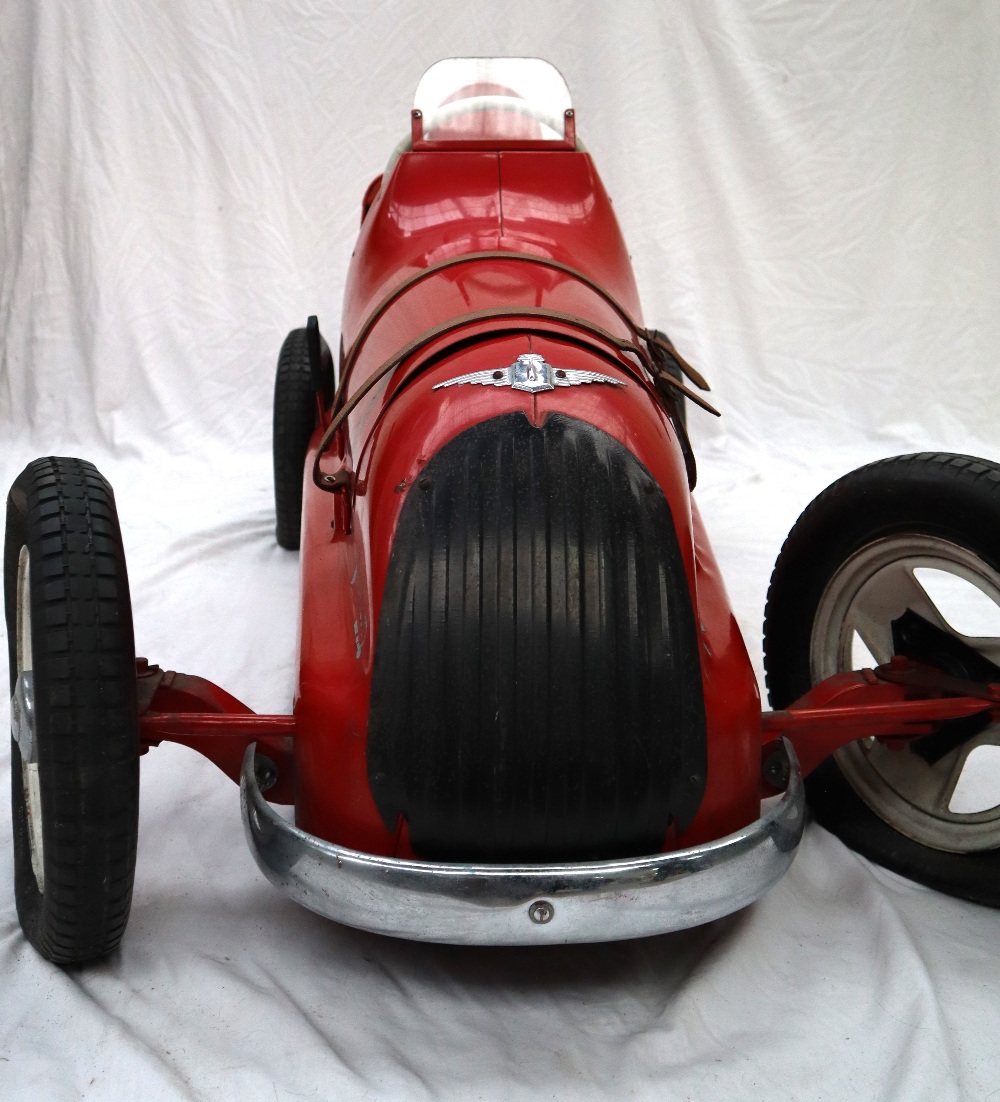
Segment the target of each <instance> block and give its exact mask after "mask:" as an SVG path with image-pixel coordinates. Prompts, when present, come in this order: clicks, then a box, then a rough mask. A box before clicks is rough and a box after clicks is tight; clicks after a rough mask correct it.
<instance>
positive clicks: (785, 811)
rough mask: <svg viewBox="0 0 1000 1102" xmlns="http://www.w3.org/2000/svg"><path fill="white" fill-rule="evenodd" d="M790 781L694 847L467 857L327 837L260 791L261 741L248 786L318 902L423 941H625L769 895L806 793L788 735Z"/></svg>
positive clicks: (306, 901)
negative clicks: (758, 811)
mask: <svg viewBox="0 0 1000 1102" xmlns="http://www.w3.org/2000/svg"><path fill="white" fill-rule="evenodd" d="M785 747H786V750H787V753H788V757H789V764H790V770H789V781H788V786H787V788H786V790H785V792H784V794H783V795H782V796H781V798H780V799H779V800H778V801H777V802H776V803H774V804H773V806H771V807H770V808H769V809H768V811H767V812H766V814H764V815H763V816H762V817H761V818H760V819H758V820H757V821H756V822H754V823H751V824H750V825H749V826H747V827H744V828H743V829H742V830H739V831H737V832H736V833H735V834H729V835H727V836H726V837H725V838H719V839H718V840H717V841H715V842H709V843H707V844H706V845H703V846H694V847H692V848H691V849H683V850H676V851H675V852H673V853H658V854H654V855H653V856H651V857H637V858H630V859H628V860H622V861H597V862H592V863H586V864H573V865H464V864H445V863H441V862H433V861H408V860H402V859H399V858H394V857H373V856H371V855H370V854H367V853H359V852H358V851H357V850H352V849H345V848H344V847H343V846H336V845H333V844H332V843H331V842H324V841H322V840H321V839H319V838H315V837H313V836H312V835H311V834H306V833H305V831H302V830H299V829H298V828H297V827H295V826H292V825H291V824H290V823H288V822H286V821H285V820H284V819H282V818H281V817H280V816H279V815H277V814H276V813H275V811H274V809H273V808H272V807H271V805H270V804H268V802H267V801H266V800H265V799H264V797H263V796H262V795H261V792H260V789H259V788H258V785H257V779H256V776H255V772H254V746H250V747H248V749H247V752H246V756H245V757H244V759H243V772H242V778H241V781H240V798H241V803H242V806H243V826H244V829H245V831H246V836H247V842H248V843H249V845H250V849H251V850H252V851H253V855H254V858H255V860H256V861H257V864H258V865H259V866H260V867H261V869H262V870H263V872H264V875H265V876H266V877H267V878H268V880H270V881H271V883H272V884H275V885H277V887H279V888H281V890H282V891H283V892H285V893H286V894H287V895H289V896H290V897H291V898H292V899H294V900H295V902H296V903H301V904H302V905H303V906H305V907H308V908H309V909H310V910H312V911H316V912H317V914H321V915H323V916H325V917H326V918H332V919H334V920H335V921H337V922H342V923H344V924H345V925H347V926H356V927H358V928H360V929H362V930H372V931H374V932H376V933H380V934H390V935H392V936H393V937H404V938H411V939H413V940H415V941H437V942H446V943H452V944H460V945H544V944H565V943H567V942H594V941H618V940H624V939H626V938H634V937H646V936H648V935H651V934H663V933H667V932H669V931H671V930H682V929H685V928H687V927H689V926H697V925H700V924H701V923H703V922H711V921H712V920H713V919H716V918H721V917H722V916H723V915H727V914H731V913H732V912H733V911H738V910H739V909H740V908H741V907H745V906H747V904H749V903H752V902H753V901H754V900H756V899H759V898H760V896H762V895H763V894H764V893H765V892H766V891H767V890H768V888H770V887H771V886H772V885H773V884H774V883H776V882H777V881H778V880H779V879H780V878H781V877H782V875H783V874H784V873H785V871H786V870H787V869H788V866H789V865H790V864H791V863H792V858H793V857H794V856H795V851H796V848H797V847H798V844H799V840H800V839H801V837H802V827H803V824H804V821H805V794H804V789H803V786H802V776H801V774H800V772H799V766H798V762H797V760H796V758H795V752H794V751H793V750H792V748H791V746H790V745H789V744H788V743H787V742H786V743H785Z"/></svg>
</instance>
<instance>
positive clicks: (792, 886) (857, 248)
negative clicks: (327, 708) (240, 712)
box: [0, 0, 1000, 1102]
mask: <svg viewBox="0 0 1000 1102" xmlns="http://www.w3.org/2000/svg"><path fill="white" fill-rule="evenodd" d="M463 53H465V54H491V53H496V54H518V53H526V54H537V55H540V56H543V57H547V58H549V59H550V60H552V61H553V62H554V63H556V64H557V65H558V66H559V67H560V69H561V70H562V71H563V73H564V74H565V76H566V78H567V80H568V82H569V85H570V88H571V89H572V91H573V94H574V100H575V103H576V107H577V112H578V120H579V127H580V130H581V133H582V135H583V137H584V139H585V141H586V142H587V144H588V147H589V148H590V149H591V151H592V152H593V154H594V156H595V159H596V161H597V164H598V167H599V169H600V171H601V172H602V174H603V177H604V180H605V183H606V184H607V186H608V188H609V190H610V192H611V194H612V195H613V196H614V198H615V202H616V209H617V211H618V214H619V217H620V219H621V221H622V224H623V228H624V231H625V234H626V238H627V240H628V241H629V243H630V248H631V250H632V254H633V257H634V263H635V267H636V272H637V277H638V281H639V285H640V290H641V293H642V296H643V301H644V305H645V311H646V315H647V320H648V321H651V322H655V323H656V324H658V325H660V326H661V327H663V328H666V329H667V330H668V331H669V332H670V333H671V335H672V336H673V337H674V338H675V340H676V342H677V344H678V346H679V348H680V349H681V350H682V351H683V352H684V354H685V355H687V356H688V357H689V358H691V359H692V360H693V361H694V362H695V363H697V364H698V365H699V366H701V367H702V368H703V370H704V371H705V372H706V374H707V375H708V376H709V377H710V379H711V380H712V383H713V388H714V393H715V400H716V401H717V403H718V405H719V406H720V408H721V409H722V410H723V412H724V417H723V420H722V421H721V423H715V422H713V421H711V419H710V418H708V417H707V416H701V415H700V414H699V413H698V412H697V411H695V413H694V415H693V417H692V422H693V425H694V433H695V435H696V438H697V439H696V443H697V444H698V449H699V453H700V457H701V485H700V487H699V490H698V499H699V502H700V505H701V508H702V511H703V513H704V515H705V519H706V523H707V525H708V527H709V531H710V533H712V535H713V539H714V544H715V548H716V551H717V554H718V556H719V558H720V560H721V563H722V567H723V570H724V572H725V574H726V577H727V580H728V584H729V587H730V593H731V596H732V598H733V602H734V606H735V608H736V610H737V615H738V617H739V619H740V623H741V625H742V627H743V629H744V631H745V634H746V638H747V642H748V646H749V648H750V650H751V653H752V655H753V656H754V658H755V662H756V663H757V666H758V670H759V664H760V644H759V636H760V621H761V616H762V609H763V602H764V594H765V591H766V585H767V578H768V576H769V573H770V569H771V566H772V564H773V560H774V557H775V555H776V553H777V550H778V548H779V546H780V544H781V541H782V539H783V538H784V534H785V533H786V532H787V530H788V528H789V526H790V525H791V523H792V522H793V521H794V519H795V517H796V516H797V515H798V513H799V512H800V511H801V509H802V508H803V507H804V506H805V504H806V503H807V502H808V500H809V499H810V498H811V497H812V496H813V495H814V494H815V493H816V492H818V490H819V489H820V488H822V487H823V486H824V485H826V484H827V483H828V482H829V481H831V480H832V479H833V478H834V477H836V476H838V475H839V474H841V473H843V472H844V471H846V470H848V469H850V468H852V467H854V466H857V465H859V464H860V463H861V462H864V461H867V460H868V459H871V458H874V457H877V456H880V455H885V454H892V453H899V452H903V451H908V450H924V449H930V448H947V449H950V450H955V451H963V452H973V453H977V452H978V453H980V454H986V455H992V456H993V457H994V458H997V457H1000V445H998V443H997V439H996V438H997V435H998V433H997V430H998V427H1000V402H998V399H997V390H996V348H997V347H998V346H1000V291H998V288H1000V220H998V218H997V203H996V196H997V194H998V191H1000V145H998V140H997V126H996V120H997V118H998V117H1000V83H998V82H997V80H996V73H997V71H998V69H1000V8H998V7H997V6H996V5H995V4H992V3H991V2H990V0H979V2H976V0H952V2H950V3H947V4H941V3H936V2H935V0H905V2H902V3H894V4H880V5H873V4H870V3H868V2H867V0H759V2H754V0H745V2H737V0H674V2H672V3H670V4H662V3H657V2H655V0H646V2H640V0H635V2H631V0H630V2H627V3H624V2H623V3H621V4H619V5H616V6H614V8H612V6H611V5H608V4H607V3H601V2H599V0H590V2H583V0H581V2H577V3H571V2H568V0H563V2H558V0H557V2H553V3H550V4H547V5H542V4H538V3H527V2H523V0H521V2H505V3H500V2H498V3H493V4H489V5H487V4H482V5H472V4H469V3H467V2H466V0H435V2H433V3H430V2H419V3H417V2H411V3H403V2H399V3H383V4H377V5H376V4H369V3H362V2H360V0H357V2H354V3H346V4H345V3H340V4H338V3H327V4H318V3H307V2H304V0H289V2H288V3H284V4H276V3H272V4H264V3H260V2H255V3H242V2H240V0H220V2H219V3H216V4H212V5H207V4H203V3H200V2H198V0H173V2H170V3H167V2H166V0H163V2H161V3H158V4H149V3H139V2H137V0H116V2H115V3H100V2H93V3H87V4H69V3H60V2H57V0H4V3H3V5H2V8H0V202H2V226H0V232H2V235H3V236H2V239H0V484H2V486H3V487H6V486H7V485H9V483H10V481H11V480H12V479H13V477H14V476H15V475H16V473H17V472H18V471H19V470H20V469H21V467H22V466H23V465H24V463H25V462H26V461H27V460H29V459H30V458H32V457H33V456H35V455H36V454H40V453H41V454H51V453H55V454H79V455H83V456H85V457H88V458H91V459H93V460H94V461H95V462H97V463H98V465H99V466H100V468H101V469H102V471H103V473H104V474H105V475H106V476H107V477H108V478H109V479H110V481H111V482H112V484H113V486H114V487H115V490H116V494H117V499H118V505H119V511H120V514H121V518H122V523H123V529H124V538H125V544H126V551H127V554H128V561H129V571H130V577H131V583H132V592H133V603H134V612H135V622H136V638H137V644H138V648H139V651H140V653H145V654H148V655H149V656H150V657H151V658H152V659H154V660H156V661H158V662H160V663H161V664H164V665H167V666H172V667H175V668H178V669H182V670H186V671H188V672H192V673H198V674H202V675H204V676H206V677H209V678H211V679H212V680H214V681H217V682H218V683H219V684H221V685H223V686H224V687H226V688H227V689H229V690H230V691H231V692H233V693H234V694H236V695H237V696H239V697H241V698H242V699H243V700H245V701H246V702H247V703H248V704H249V705H251V707H253V708H254V709H256V710H259V711H283V710H287V708H288V707H289V705H290V698H291V691H292V685H293V679H294V635H295V616H296V604H297V584H298V583H297V563H296V557H295V556H294V555H290V554H288V553H285V552H282V551H280V550H279V549H278V548H277V547H276V546H275V544H274V542H273V537H272V526H273V518H272V506H271V488H270V487H271V482H270V459H269V447H270V398H271V385H272V372H273V363H274V359H275V355H276V352H277V348H278V346H279V345H280V342H281V339H282V337H283V335H284V333H285V332H286V331H287V330H288V329H289V328H291V327H292V326H294V325H298V324H302V323H303V321H304V319H305V317H306V315H307V314H309V313H312V312H315V313H318V314H319V316H320V319H321V322H323V323H324V327H325V329H326V330H327V331H328V332H329V333H331V334H335V333H336V328H337V318H338V314H339V301H340V297H341V294H342V290H343V280H344V272H345V269H346V264H347V259H348V256H349V253H350V250H351V248H352V243H353V238H354V235H355V232H356V226H357V221H358V215H359V205H360V198H361V194H362V191H363V189H364V186H365V184H366V183H367V182H368V180H369V179H370V178H371V177H372V176H373V175H375V174H376V173H377V172H378V171H379V170H380V166H381V165H382V164H383V163H384V161H385V159H386V157H387V155H388V153H389V151H390V150H391V148H392V147H393V145H394V144H395V143H396V141H397V140H398V138H399V136H400V135H401V134H402V133H403V132H404V131H405V129H406V126H407V124H408V109H409V106H410V102H411V97H412V93H413V89H414V87H415V85H416V82H417V79H418V78H419V76H420V74H421V73H422V71H423V70H424V69H425V68H426V67H427V66H428V65H429V64H430V63H432V62H433V61H435V60H437V59H438V58H439V57H443V56H448V55H451V54H463ZM0 630H2V629H0ZM2 642H5V640H4V641H0V643H2ZM3 676H4V675H3V674H0V678H2V677H3ZM0 773H2V776H0V788H6V786H7V783H8V782H7V777H8V776H9V753H8V751H7V749H6V745H4V747H3V749H0ZM0 806H2V810H0V969H2V977H3V979H2V983H0V1098H3V1099H5V1100H6V1099H33V1100H35V1099H79V1098H95V1099H96V1098H101V1099H105V1098H114V1099H119V1098H121V1099H125V1098H142V1099H144V1100H145V1099H177V1098H192V1099H201V1098H205V1099H208V1098H212V1099H216V1098H236V1097H238V1098H241V1099H246V1100H247V1102H249V1100H251V1099H258V1098H259V1099H281V1100H284V1099H294V1098H317V1099H327V1098H337V1099H344V1100H345V1102H346V1100H349V1099H350V1100H353V1099H363V1098H364V1099H407V1100H410V1099H413V1100H418V1099H431V1098H449V1099H484V1100H489V1099H531V1100H532V1102H539V1100H542V1099H570V1098H572V1099H576V1098H580V1099H589V1098H607V1097H614V1098H635V1099H656V1100H658V1102H665V1100H668V1099H698V1100H699V1102H709V1100H711V1099H727V1100H731V1099H734V1098H753V1099H802V1098H809V1099H817V1100H818V1099H831V1100H832V1099H863V1100H875V1099H879V1100H881V1099H894V1100H895V1099H898V1100H911V1099H925V1098H926V1099H934V1100H935V1102H946V1100H950V1099H986V1098H990V1097H1000V1075H998V1071H997V1069H998V1067H1000V1030H998V1022H1000V962H998V952H997V945H998V940H1000V937H998V935H1000V914H998V913H997V912H993V911H989V910H986V909H984V908H980V907H976V906H973V905H970V904H964V903H961V902H958V901H955V900H952V899H948V898H946V897H944V896H941V895H938V894H936V893H934V892H930V891H927V890H924V889H922V888H920V887H917V886H915V885H913V884H911V883H909V882H907V881H905V880H902V879H900V878H898V877H896V876H894V875H892V874H889V873H886V872H884V871H881V870H879V869H877V868H874V867H872V866H871V865H869V864H868V863H867V862H865V861H864V860H862V859H860V858H858V857H856V856H854V855H852V854H851V853H850V852H849V851H847V850H846V849H844V847H843V846H841V845H840V843H839V842H838V841H836V839H834V838H832V837H831V836H830V835H829V834H827V833H826V832H825V831H823V830H821V829H819V828H818V827H815V826H810V827H809V829H808V830H807V833H806V837H805V840H804V842H803V845H802V848H801V850H800V853H799V856H798V858H797V860H796V863H795V865H794V866H793V868H792V870H791V872H790V873H789V875H788V876H787V877H786V878H785V879H784V880H783V881H782V882H781V883H780V884H779V885H778V886H777V887H776V888H775V889H774V890H773V891H772V892H771V893H770V894H769V895H768V896H767V897H766V898H765V899H764V900H763V901H761V902H760V903H759V904H757V905H755V906H754V907H751V908H749V909H748V910H746V911H744V912H743V913H741V914H738V915H736V916H733V917H732V918H730V919H727V920H723V921H720V922H716V923H713V924H711V925H709V926H706V927H703V928H700V929H696V930H692V931H689V932H687V933H683V934H677V935H672V936H667V937H662V938H655V939H650V940H646V941H641V942H636V943H631V944H619V945H609V946H603V947H582V948H566V949H544V950H541V949H540V950H490V951H480V950H468V949H458V948H447V947H433V946H425V945H415V944H407V943H404V942H396V941H392V940H389V939H383V938H378V937H375V936H369V935H365V934H362V933H358V932H355V931H351V930H347V929H344V928H340V927H337V926H335V925H334V924H332V923H328V922H325V921H323V920H321V919H319V918H317V917H315V916H313V915H311V914H309V913H308V912H306V911H304V910H301V909H299V908H297V907H296V906H295V905H294V904H292V903H290V902H287V901H286V900H285V899H284V898H283V897H282V896H281V895H280V894H279V893H277V892H276V891H275V890H274V889H273V888H271V887H270V886H269V885H268V884H267V883H266V882H265V881H264V879H263V877H262V876H261V875H260V874H259V873H258V871H257V869H256V867H255V866H254V864H253V861H252V859H251V857H250V855H249V853H248V851H247V849H246V846H245V844H244V841H243V837H242V830H241V824H240V818H239V805H238V796H237V790H236V788H235V786H233V785H232V784H231V782H229V781H228V780H227V779H226V778H224V777H223V776H222V775H221V774H220V773H218V772H217V771H215V769H214V767H212V766H211V765H209V764H208V763H207V762H205V761H204V760H202V759H200V758H199V757H197V755H195V754H193V753H190V752H187V751H184V750H181V749H178V748H171V747H161V748H160V749H158V750H155V751H153V752H152V753H151V754H149V755H148V757H147V758H145V759H144V760H143V777H142V812H141V833H140V849H139V864H138V873H137V878H136V889H135V904H134V908H133V914H132V920H131V924H130V926H129V930H128V933H127V935H126V939H125V941H124V944H123V947H122V949H121V951H120V952H119V953H116V954H114V955H113V956H112V957H111V958H109V959H108V960H106V961H104V962H102V963H99V964H97V965H94V966H90V967H88V968H85V969H75V970H67V971H63V970H60V969H57V968H54V967H52V966H50V965H48V964H47V963H46V962H44V961H43V960H41V959H40V958H39V957H38V956H37V955H36V954H35V953H34V952H33V951H32V950H31V949H30V948H29V947H28V946H27V945H26V943H25V942H24V940H23V939H22V937H21V934H20V930H19V927H18V924H17V920H16V916H15V914H14V907H13V892H12V888H11V884H12V871H11V866H12V857H11V845H10V830H9V814H10V813H9V810H7V806H6V799H5V798H4V799H3V800H2V801H0Z"/></svg>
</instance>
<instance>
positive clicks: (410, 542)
mask: <svg viewBox="0 0 1000 1102" xmlns="http://www.w3.org/2000/svg"><path fill="white" fill-rule="evenodd" d="M697 647H698V644H697V633H696V631H695V625H694V618H693V614H692V610H691V601H690V596H689V594H688V588H687V582H686V577H685V574H684V569H683V564H682V561H681V557H680V552H679V549H678V546H677V538H676V534H675V532H674V527H673V523H672V520H671V516H670V510H669V507H668V505H667V501H666V499H665V497H664V496H663V493H662V491H661V490H660V488H659V487H658V486H657V485H656V484H655V483H654V482H653V480H652V478H651V477H650V475H649V473H648V472H647V471H646V469H645V468H644V467H643V466H642V465H641V464H640V463H639V461H638V460H637V459H636V458H635V456H634V455H633V454H632V453H631V452H629V451H628V450H627V449H626V448H625V447H624V446H623V445H622V444H620V443H618V442H617V441H616V440H614V439H613V438H612V437H610V436H608V435H607V434H605V433H603V432H601V431H599V430H598V429H596V428H594V427H593V426H592V425H588V424H586V423H584V422H582V421H578V420H575V419H572V418H569V417H566V416H564V415H558V414H554V415H550V416H549V417H548V418H547V419H546V421H545V423H544V425H543V426H542V427H541V428H537V427H535V426H533V425H532V424H531V423H530V422H529V421H528V419H527V418H526V417H525V416H524V415H523V414H520V413H516V414H507V415H504V416H502V417H497V418H494V419H492V420H490V421H485V422H482V423H480V424H478V425H476V426H475V427H473V428H471V429H469V430H467V431H466V432H464V433H462V434H461V435H460V436H458V437H456V438H455V439H454V440H452V441H450V442H449V443H448V444H447V445H446V446H445V447H443V448H442V449H441V450H440V451H439V452H438V453H437V455H435V456H434V457H433V458H432V459H431V461H430V462H429V463H428V464H427V466H426V467H425V468H424V470H423V472H422V474H421V476H420V478H419V479H418V480H417V482H416V483H415V485H413V486H412V487H411V488H410V490H409V491H408V495H407V500H406V502H405V504H404V505H403V509H402V511H401V514H400V518H399V524H398V527H397V532H396V537H395V542H394V545H393V549H392V553H391V557H390V563H389V572H388V576H387V579H386V586H385V592H384V596H383V602H382V610H381V615H380V618H379V625H378V634H377V637H376V650H375V668H374V673H373V680H372V701H371V714H370V720H369V732H368V776H369V783H370V785H371V790H372V794H373V796H374V798H375V801H376V803H377V805H378V808H379V811H380V813H381V814H382V816H383V818H384V819H385V821H386V823H387V825H388V826H389V827H390V829H392V828H394V827H395V825H396V823H397V822H398V818H399V816H400V815H403V816H404V817H405V818H406V819H407V821H408V823H409V831H410V839H411V843H412V845H413V849H414V851H415V852H416V853H417V854H418V855H419V856H421V857H426V858H431V859H439V860H454V861H471V860H479V861H518V860H525V861H570V860H595V859H600V858H610V857H616V856H626V855H638V854H642V853H651V852H656V851H657V850H658V849H659V848H660V846H661V844H662V841H663V837H664V835H665V833H666V830H667V827H668V825H669V823H670V821H671V818H672V817H673V819H674V820H675V821H676V823H677V825H678V828H679V829H683V827H685V826H686V825H687V823H688V822H689V821H690V819H691V817H692V816H693V815H694V812H695V811H696V810H697V807H698V804H699V803H700V801H701V797H702V794H703V792H704V786H705V717H704V703H703V699H702V687H701V667H700V663H699V658H698V649H697Z"/></svg>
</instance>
